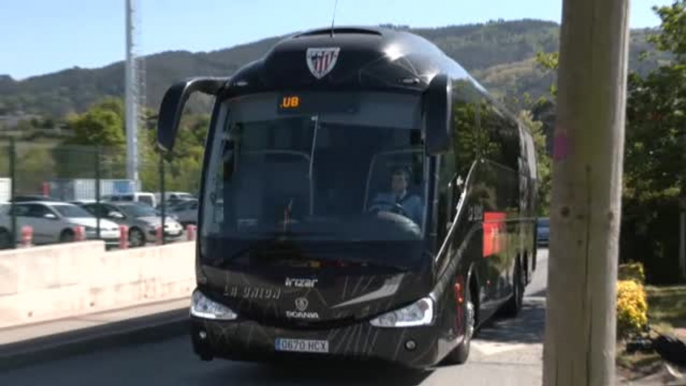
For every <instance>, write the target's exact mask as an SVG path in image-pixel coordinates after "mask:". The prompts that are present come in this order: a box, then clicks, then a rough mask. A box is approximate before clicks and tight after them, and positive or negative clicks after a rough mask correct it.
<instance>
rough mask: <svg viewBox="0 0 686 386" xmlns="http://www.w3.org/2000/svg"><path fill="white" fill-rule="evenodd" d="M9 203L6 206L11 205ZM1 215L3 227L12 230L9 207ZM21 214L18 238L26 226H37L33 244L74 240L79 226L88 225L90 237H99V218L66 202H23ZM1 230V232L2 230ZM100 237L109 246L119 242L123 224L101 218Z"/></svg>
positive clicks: (17, 207) (19, 206)
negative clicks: (120, 228)
mask: <svg viewBox="0 0 686 386" xmlns="http://www.w3.org/2000/svg"><path fill="white" fill-rule="evenodd" d="M8 206H9V205H6V204H5V205H3V207H8ZM2 213H3V214H2V215H0V217H1V219H0V228H2V229H6V230H7V231H8V232H11V221H12V219H11V217H10V211H9V210H3V211H2ZM15 214H16V217H17V235H16V239H17V241H20V240H21V229H22V227H24V226H27V225H28V226H30V227H31V228H33V241H32V243H33V244H51V243H58V242H69V241H74V239H75V236H76V231H75V229H76V227H77V226H82V227H84V228H85V232H86V235H85V236H86V239H97V238H98V237H97V224H98V220H97V219H96V218H95V217H94V216H93V215H92V214H90V213H88V212H87V211H86V210H84V209H83V208H81V207H78V206H76V205H73V204H70V203H66V202H64V203H63V202H41V201H36V202H21V203H16V204H15ZM2 229H0V233H1V232H2ZM100 239H101V240H104V241H105V243H106V244H107V245H108V246H113V245H117V244H118V243H119V226H118V225H117V224H116V223H114V222H112V221H109V220H105V219H100Z"/></svg>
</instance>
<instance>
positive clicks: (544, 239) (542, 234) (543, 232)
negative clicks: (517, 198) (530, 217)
mask: <svg viewBox="0 0 686 386" xmlns="http://www.w3.org/2000/svg"><path fill="white" fill-rule="evenodd" d="M536 233H537V236H536V240H538V245H539V246H545V247H547V246H548V239H549V236H550V219H549V218H547V217H541V218H539V219H538V221H536Z"/></svg>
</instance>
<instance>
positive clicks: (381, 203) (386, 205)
mask: <svg viewBox="0 0 686 386" xmlns="http://www.w3.org/2000/svg"><path fill="white" fill-rule="evenodd" d="M381 211H387V212H392V213H396V214H399V215H402V216H405V217H409V216H408V214H407V211H406V210H405V208H403V206H402V205H400V204H398V203H397V202H393V201H390V200H383V199H380V200H374V202H372V205H371V206H370V207H369V209H368V212H370V213H378V212H381Z"/></svg>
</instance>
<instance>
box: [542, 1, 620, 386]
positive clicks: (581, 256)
mask: <svg viewBox="0 0 686 386" xmlns="http://www.w3.org/2000/svg"><path fill="white" fill-rule="evenodd" d="M628 9H629V2H628V0H564V5H563V15H562V29H561V34H560V66H559V73H558V77H559V80H558V96H557V97H558V110H557V122H556V126H555V138H554V152H553V193H552V195H553V197H552V203H551V210H550V213H551V214H550V217H551V241H550V261H549V271H548V300H547V311H546V331H545V346H544V370H543V384H544V385H555V386H560V385H570V386H586V385H599V386H607V385H614V384H615V382H614V376H615V366H614V363H615V333H616V332H615V329H616V311H615V307H616V298H615V297H616V281H617V251H618V241H619V224H620V213H621V191H622V161H623V149H624V122H625V106H626V95H625V94H626V77H627V65H628V64H627V54H628V49H629V48H628V43H629V29H628Z"/></svg>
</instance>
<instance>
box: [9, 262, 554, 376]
mask: <svg viewBox="0 0 686 386" xmlns="http://www.w3.org/2000/svg"><path fill="white" fill-rule="evenodd" d="M547 271H548V254H547V250H541V251H539V260H538V267H537V269H536V272H535V275H534V278H533V282H532V283H531V284H529V286H528V288H527V295H526V297H525V301H524V309H523V311H522V313H521V314H520V315H519V316H518V317H517V318H516V319H502V320H495V321H494V322H493V323H491V324H490V325H489V326H486V327H484V328H483V329H482V330H481V331H480V332H479V333H478V334H477V336H476V338H475V340H474V341H473V343H472V352H471V355H470V359H469V361H468V362H467V364H465V365H461V366H439V367H437V368H435V369H431V370H428V371H424V372H418V371H411V370H405V369H401V368H396V367H390V366H389V367H372V366H368V365H364V366H362V365H347V364H346V365H343V364H340V363H338V364H336V363H331V364H327V365H322V364H320V363H317V364H314V363H307V362H304V363H299V364H297V365H295V366H294V365H289V366H285V365H265V364H253V363H239V362H229V361H222V360H215V361H213V362H201V361H200V360H199V359H197V357H196V356H195V355H194V354H193V353H192V351H191V346H190V341H189V339H188V337H186V336H183V337H178V338H174V339H169V340H166V341H161V342H157V343H148V344H145V345H131V346H122V347H120V348H116V349H106V350H103V351H97V352H92V353H90V354H88V355H81V356H75V357H70V358H65V359H62V360H55V361H51V362H46V363H43V364H40V365H35V366H31V367H26V368H21V369H16V370H13V371H9V372H7V373H5V374H0V385H8V386H9V385H12V386H20V385H27V386H29V385H30V386H38V385H50V386H63V385H64V386H67V385H68V386H74V385H97V386H109V385H116V386H122V385H123V386H135V385H164V386H172V385H203V386H204V385H206V386H214V385H399V386H412V385H498V386H508V385H526V386H530V385H536V384H538V385H540V384H541V371H542V354H543V343H542V342H543V328H544V319H545V289H546V274H547Z"/></svg>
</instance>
